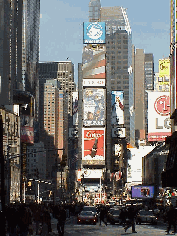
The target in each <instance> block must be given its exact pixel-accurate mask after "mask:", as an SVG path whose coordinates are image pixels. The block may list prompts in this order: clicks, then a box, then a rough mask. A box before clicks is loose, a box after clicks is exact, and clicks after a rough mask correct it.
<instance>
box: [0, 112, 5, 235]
mask: <svg viewBox="0 0 177 236" xmlns="http://www.w3.org/2000/svg"><path fill="white" fill-rule="evenodd" d="M0 164H1V205H2V212H1V213H0V214H2V217H1V220H2V221H1V235H2V236H5V235H6V220H5V183H4V155H3V120H2V115H0Z"/></svg>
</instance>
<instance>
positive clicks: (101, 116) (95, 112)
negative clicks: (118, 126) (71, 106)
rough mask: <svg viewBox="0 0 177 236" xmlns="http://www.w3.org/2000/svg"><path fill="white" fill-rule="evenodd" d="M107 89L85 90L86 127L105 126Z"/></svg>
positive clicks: (84, 122)
mask: <svg viewBox="0 0 177 236" xmlns="http://www.w3.org/2000/svg"><path fill="white" fill-rule="evenodd" d="M105 94H106V93H105V89H98V88H87V89H84V90H83V107H84V109H83V110H84V120H83V125H84V126H103V125H105V113H106V110H105V107H106V106H105Z"/></svg>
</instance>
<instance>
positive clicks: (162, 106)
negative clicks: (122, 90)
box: [148, 92, 171, 141]
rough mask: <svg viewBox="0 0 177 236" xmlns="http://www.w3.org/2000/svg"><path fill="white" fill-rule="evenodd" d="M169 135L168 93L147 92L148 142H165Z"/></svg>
mask: <svg viewBox="0 0 177 236" xmlns="http://www.w3.org/2000/svg"><path fill="white" fill-rule="evenodd" d="M170 135H171V124H170V93H169V92H148V141H165V137H166V136H170Z"/></svg>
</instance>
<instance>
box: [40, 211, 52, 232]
mask: <svg viewBox="0 0 177 236" xmlns="http://www.w3.org/2000/svg"><path fill="white" fill-rule="evenodd" d="M49 232H51V217H50V213H49V211H48V210H47V208H46V207H44V209H43V213H42V232H41V236H47V235H49Z"/></svg>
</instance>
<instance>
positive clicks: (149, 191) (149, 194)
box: [131, 186, 154, 198]
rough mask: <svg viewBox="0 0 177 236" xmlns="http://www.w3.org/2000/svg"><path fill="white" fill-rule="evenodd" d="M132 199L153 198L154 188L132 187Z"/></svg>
mask: <svg viewBox="0 0 177 236" xmlns="http://www.w3.org/2000/svg"><path fill="white" fill-rule="evenodd" d="M131 190H132V194H131V195H132V196H131V197H132V198H153V197H154V186H132V187H131Z"/></svg>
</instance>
